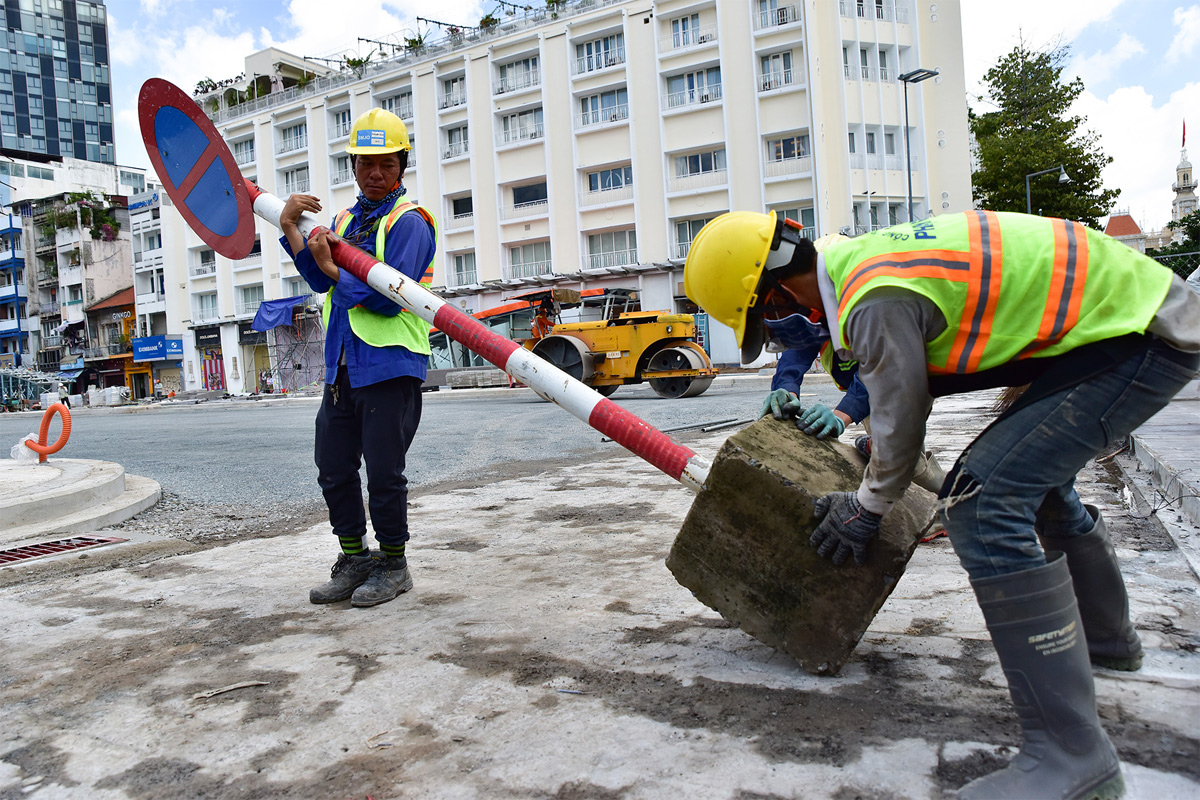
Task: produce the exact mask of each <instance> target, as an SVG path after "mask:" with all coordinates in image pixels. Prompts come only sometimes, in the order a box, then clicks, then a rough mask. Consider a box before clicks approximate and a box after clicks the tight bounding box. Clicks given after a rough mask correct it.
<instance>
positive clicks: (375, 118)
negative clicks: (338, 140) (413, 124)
mask: <svg viewBox="0 0 1200 800" xmlns="http://www.w3.org/2000/svg"><path fill="white" fill-rule="evenodd" d="M401 150H412V145H411V144H409V143H408V127H407V126H406V125H405V124H404V120H402V119H400V118H399V117H397V116H396V115H395V114H393V113H392V112H390V111H385V110H384V109H382V108H372V109H371V110H370V111H368V112H366V113H364V114H361V115H360V116H359V118H358V119H356V120H354V127H353V128H351V129H350V143H349V144H347V145H346V152H347V153H353V154H354V155H356V156H381V155H383V154H384V153H396V152H399V151H401Z"/></svg>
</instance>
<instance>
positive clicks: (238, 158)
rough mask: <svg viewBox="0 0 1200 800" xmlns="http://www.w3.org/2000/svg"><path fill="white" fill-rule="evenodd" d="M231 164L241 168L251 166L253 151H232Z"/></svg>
mask: <svg viewBox="0 0 1200 800" xmlns="http://www.w3.org/2000/svg"><path fill="white" fill-rule="evenodd" d="M233 163H235V164H237V165H238V166H242V165H244V164H253V163H254V150H253V149H250V150H234V151H233Z"/></svg>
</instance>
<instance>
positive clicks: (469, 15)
mask: <svg viewBox="0 0 1200 800" xmlns="http://www.w3.org/2000/svg"><path fill="white" fill-rule="evenodd" d="M533 1H534V2H537V0H533ZM721 1H722V2H737V1H738V0H721ZM741 1H742V2H744V1H745V0H741ZM817 2H821V3H833V2H834V0H817ZM902 2H903V0H902ZM908 2H909V6H910V8H911V9H912V10H913V13H914V14H924V13H936V7H937V6H938V4H939V3H938V2H933V0H908ZM539 4H540V3H539ZM105 5H106V6H107V7H108V17H109V37H110V40H111V45H112V46H111V47H110V54H111V55H110V58H111V60H112V83H113V112H114V115H115V122H116V140H117V141H116V146H117V160H118V161H119V162H120V163H123V164H132V165H138V166H148V165H149V161H148V159H147V158H146V154H145V150H144V148H143V147H142V144H141V135H140V133H139V131H138V124H137V94H138V90H139V88H140V87H141V85H142V82H143V81H145V80H146V79H147V78H151V77H161V78H166V79H167V80H170V81H171V82H173V83H175V84H177V85H179V86H180V87H182V88H184V89H186V90H189V91H190V90H191V88H192V87H194V86H195V85H196V82H197V81H199V80H201V79H202V78H205V77H208V78H213V79H214V80H221V79H223V78H229V77H233V76H235V75H237V74H238V73H240V72H242V70H243V66H244V65H243V62H244V59H245V57H246V55H248V54H249V53H252V52H255V51H257V50H261V49H263V48H265V47H278V48H280V49H282V50H286V51H288V52H291V53H295V54H297V55H302V56H327V57H334V56H335V55H337V54H339V53H340V54H344V53H347V52H349V53H352V54H353V53H356V52H361V53H362V54H365V53H366V52H367V51H368V50H370V49H374V48H375V47H376V45H373V44H371V43H369V42H363V41H360V39H359V37H365V38H370V39H376V40H380V41H393V40H395V41H398V40H399V39H398V36H399V35H401V34H402V32H403V31H412V30H413V29H414V27H415V25H416V22H415V21H416V17H417V16H421V17H425V18H436V19H438V20H440V21H442V22H447V23H460V24H464V25H471V24H474V23H475V22H477V21H478V20H479V18H480V17H481V16H482V15H483V14H484V13H486V12H488V11H493V10H496V9H499V8H501V6H500V5H499V4H497V3H495V2H494V1H491V0H485V1H484V2H473V1H471V0H441V2H439V3H437V4H434V5H432V6H431V4H429V3H419V2H413V1H412V0H383V1H382V2H380V1H379V0H373V1H369V0H338V1H337V2H329V0H238V2H228V3H227V4H226V5H220V0H218V2H216V3H214V2H213V0H106V3H105ZM942 5H948V3H946V2H942ZM961 7H962V17H963V45H964V46H963V49H964V69H965V71H966V83H967V88H968V93H969V95H970V97H969V98H968V103H969V104H970V106H971V107H972V108H974V109H975V110H976V111H979V112H985V111H988V110H990V108H991V106H990V104H989V102H988V100H987V99H986V97H983V94H984V93H983V88H982V85H981V81H982V78H983V75H984V73H985V72H987V70H988V69H989V68H990V67H991V66H993V65H994V64H995V63H996V61H997V60H998V59H999V58H1000V57H1001V56H1002V55H1004V54H1005V53H1007V52H1008V51H1010V50H1012V48H1013V47H1014V46H1016V44H1017V43H1018V42H1021V41H1024V42H1025V44H1026V45H1027V46H1029V47H1033V48H1037V49H1040V48H1044V47H1048V46H1055V45H1059V44H1062V45H1067V46H1069V47H1070V55H1071V58H1070V61H1069V62H1068V64H1067V68H1066V77H1068V78H1070V77H1074V76H1078V77H1080V78H1082V79H1083V82H1084V86H1085V91H1084V93H1083V95H1082V96H1080V98H1079V100H1078V101H1077V104H1076V107H1075V109H1074V112H1075V113H1076V114H1079V115H1081V116H1083V117H1086V119H1087V123H1086V125H1087V127H1088V128H1089V129H1091V130H1093V131H1095V132H1096V133H1097V134H1099V136H1100V142H1101V147H1102V149H1103V150H1104V152H1105V153H1106V154H1107V155H1109V156H1111V157H1112V158H1113V159H1114V161H1113V163H1112V164H1111V165H1109V167H1108V169H1107V170H1106V172H1105V176H1104V178H1105V184H1106V185H1107V186H1109V187H1110V188H1117V189H1120V190H1121V196H1120V198H1119V199H1118V200H1117V208H1118V210H1128V211H1129V212H1130V213H1132V214H1133V216H1134V218H1135V219H1136V220H1138V222H1140V223H1141V224H1142V225H1143V227H1144V228H1146V229H1158V228H1161V227H1162V226H1163V225H1164V224H1166V222H1167V221H1168V220H1169V219H1170V213H1171V199H1172V198H1173V197H1174V194H1173V193H1172V192H1171V184H1172V183H1173V182H1174V181H1175V166H1176V165H1177V164H1178V163H1179V157H1180V147H1181V139H1182V126H1183V123H1184V119H1185V117H1186V116H1187V114H1188V112H1189V111H1190V113H1191V114H1192V116H1193V117H1194V119H1193V120H1192V126H1193V134H1192V137H1191V139H1192V143H1191V146H1190V148H1189V149H1190V150H1191V151H1192V153H1195V154H1196V157H1195V158H1193V159H1192V160H1193V163H1194V162H1195V161H1196V160H1200V2H1186V1H1185V2H1180V0H1175V2H1164V1H1163V0H1006V2H1004V3H995V2H989V1H988V0H963V1H962V3H961ZM422 27H428V26H422Z"/></svg>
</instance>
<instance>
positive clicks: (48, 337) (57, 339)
mask: <svg viewBox="0 0 1200 800" xmlns="http://www.w3.org/2000/svg"><path fill="white" fill-rule="evenodd" d="M42 347H62V336H61V335H59V334H57V333H51V334H42Z"/></svg>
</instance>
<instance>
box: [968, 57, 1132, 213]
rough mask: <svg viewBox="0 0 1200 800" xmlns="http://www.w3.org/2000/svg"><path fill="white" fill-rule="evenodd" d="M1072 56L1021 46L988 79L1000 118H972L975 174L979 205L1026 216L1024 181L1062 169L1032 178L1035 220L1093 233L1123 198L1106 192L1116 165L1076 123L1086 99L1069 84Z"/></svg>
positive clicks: (1077, 85) (992, 114)
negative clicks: (1105, 176)
mask: <svg viewBox="0 0 1200 800" xmlns="http://www.w3.org/2000/svg"><path fill="white" fill-rule="evenodd" d="M1068 54H1069V48H1067V47H1066V46H1057V47H1052V48H1049V49H1047V50H1044V51H1036V50H1031V49H1030V48H1028V47H1026V45H1025V43H1024V42H1021V43H1020V44H1018V45H1017V47H1016V48H1014V49H1013V51H1012V52H1010V53H1008V54H1007V55H1005V56H1003V57H1002V58H1001V59H1000V61H999V62H997V64H996V66H994V67H992V68H991V69H989V70H988V71H987V73H986V74H985V75H984V83H985V84H986V92H987V96H988V98H989V99H990V101H991V104H992V105H994V106H995V107H996V110H995V111H989V112H987V113H983V114H977V113H975V111H974V110H973V109H972V110H971V112H970V125H971V132H972V133H973V134H974V135H975V141H976V144H977V146H978V155H979V168H978V169H977V170H976V171H975V172H974V173H972V175H971V179H972V181H973V183H974V186H975V200H976V201H977V202H978V203H979V204H980V205H981V206H982V207H983V208H986V209H989V210H992V211H1022V212H1023V211H1025V177H1026V176H1027V175H1030V174H1031V173H1034V172H1040V171H1041V170H1044V169H1053V168H1055V167H1057V166H1058V165H1059V164H1061V165H1062V166H1063V167H1064V168H1065V169H1066V171H1067V175H1068V176H1069V177H1070V182H1068V183H1059V181H1058V178H1057V173H1053V172H1051V173H1049V174H1046V175H1039V176H1037V177H1036V178H1030V184H1029V186H1030V197H1031V199H1032V206H1033V213H1035V214H1043V215H1045V216H1048V217H1062V218H1063V219H1071V220H1076V221H1078V222H1082V223H1085V224H1087V225H1090V226H1092V227H1094V228H1098V227H1099V226H1100V219H1101V218H1102V217H1105V216H1108V214H1109V213H1110V212H1111V211H1112V208H1113V205H1114V204H1115V203H1116V200H1117V195H1119V194H1120V191H1119V190H1115V189H1105V188H1104V185H1103V182H1102V180H1101V175H1100V174H1101V171H1102V170H1103V169H1104V167H1105V166H1106V165H1108V164H1109V163H1111V162H1112V158H1111V157H1109V156H1106V155H1105V154H1104V152H1103V151H1102V150H1101V149H1100V141H1099V137H1098V136H1097V135H1096V134H1095V133H1093V132H1092V131H1089V130H1086V129H1085V128H1084V127H1083V126H1084V123H1086V122H1087V118H1086V117H1081V116H1078V115H1072V114H1071V113H1070V109H1071V104H1072V103H1074V102H1075V98H1077V97H1079V95H1080V94H1081V93H1082V92H1083V81H1081V80H1080V79H1079V78H1075V79H1074V80H1071V81H1068V82H1065V83H1064V82H1063V78H1062V72H1063V67H1064V65H1065V64H1066V61H1067V56H1068Z"/></svg>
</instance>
